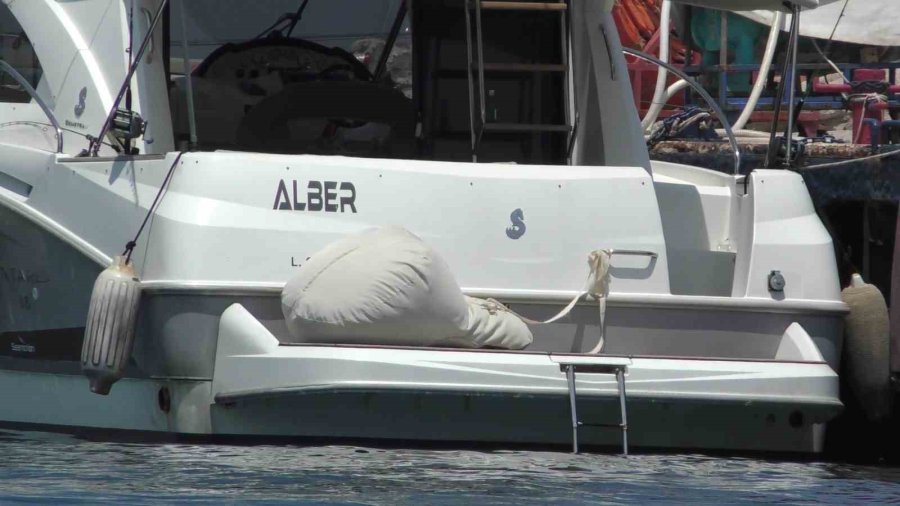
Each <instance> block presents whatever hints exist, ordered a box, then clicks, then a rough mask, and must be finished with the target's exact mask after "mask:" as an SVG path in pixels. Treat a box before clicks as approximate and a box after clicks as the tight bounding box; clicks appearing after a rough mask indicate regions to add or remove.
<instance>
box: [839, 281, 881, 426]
mask: <svg viewBox="0 0 900 506" xmlns="http://www.w3.org/2000/svg"><path fill="white" fill-rule="evenodd" d="M841 295H842V298H843V299H844V302H845V303H846V304H847V305H848V306H850V314H849V315H847V317H846V336H845V339H844V353H843V355H844V360H845V364H846V367H845V368H844V370H845V371H846V374H847V375H848V376H849V377H847V378H845V380H846V382H847V383H848V384H849V386H850V391H851V392H853V395H854V396H855V397H856V399H857V400H858V401H859V404H860V406H861V408H862V410H863V412H864V414H865V415H866V418H867V419H869V420H870V421H873V422H874V421H879V420H883V419H884V418H886V417H888V416H890V414H891V407H892V400H893V392H892V391H891V379H890V376H891V374H890V320H889V318H888V310H887V304H885V302H884V296H883V295H882V294H881V291H879V290H878V288H877V287H876V286H874V285H870V284H867V283H865V282H863V280H862V277H860V276H859V275H858V274H854V275H853V282H852V283H851V285H850V286H849V287H847V288H845V289H844V291H843V292H842V293H841Z"/></svg>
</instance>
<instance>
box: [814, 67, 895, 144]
mask: <svg viewBox="0 0 900 506" xmlns="http://www.w3.org/2000/svg"><path fill="white" fill-rule="evenodd" d="M886 75H887V71H885V70H882V69H857V70H856V71H854V72H853V82H851V83H841V84H831V83H823V82H819V81H816V82H815V83H813V91H815V92H816V93H822V94H832V95H836V94H839V93H848V94H850V98H849V103H850V111H851V113H852V114H853V139H852V142H853V143H854V144H866V143H869V142H872V141H874V143H876V144H878V143H881V141H882V139H881V124H882V123H883V122H884V120H885V117H884V116H885V111H887V110H888V109H890V106H889V104H888V103H887V101H886V100H885V94H894V93H900V85H896V84H895V85H890V84H889V83H888V81H887V79H886ZM873 128H875V129H876V130H874V131H873V130H872V129H873Z"/></svg>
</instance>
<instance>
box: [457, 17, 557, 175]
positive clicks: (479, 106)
mask: <svg viewBox="0 0 900 506" xmlns="http://www.w3.org/2000/svg"><path fill="white" fill-rule="evenodd" d="M464 1H465V10H466V49H467V56H468V59H467V63H468V66H467V69H466V74H467V76H468V81H469V127H470V130H471V140H472V161H473V162H477V161H478V148H479V146H480V145H481V138H482V136H483V135H484V133H485V132H504V133H516V132H521V133H544V132H560V133H566V134H568V138H567V145H568V146H569V148H568V151H569V153H571V145H572V140H573V139H574V135H575V127H573V126H572V120H571V118H570V116H571V115H572V112H571V111H570V107H569V99H568V97H569V93H570V90H569V87H570V82H569V81H570V80H569V61H570V55H571V45H570V38H569V24H570V23H569V17H568V16H569V4H568V0H556V1H552V2H536V1H510V0H506V1H487V0H485V1H482V0H464ZM487 10H494V11H525V12H533V13H542V14H544V13H549V14H558V15H560V26H561V28H562V30H561V33H562V40H561V41H560V43H561V44H562V56H563V62H562V63H499V62H489V63H485V61H484V30H483V28H482V20H481V14H482V12H483V11H487ZM473 11H474V13H475V29H474V33H473V29H472V12H473ZM473 39H474V40H473ZM473 46H474V48H473ZM485 72H507V73H509V72H517V73H531V74H535V73H545V72H558V73H561V74H562V75H563V76H564V79H563V83H564V84H563V89H564V92H565V102H564V104H565V107H564V109H565V116H566V120H565V124H541V123H502V122H496V121H490V120H489V118H488V114H487V97H486V93H485V77H484V75H485ZM476 76H477V77H476ZM476 82H477V86H476ZM476 87H477V101H476V90H475V89H476Z"/></svg>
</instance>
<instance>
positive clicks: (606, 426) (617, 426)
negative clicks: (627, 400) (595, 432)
mask: <svg viewBox="0 0 900 506" xmlns="http://www.w3.org/2000/svg"><path fill="white" fill-rule="evenodd" d="M578 426H579V427H600V428H603V429H621V428H622V427H624V425H622V424H621V423H584V422H578Z"/></svg>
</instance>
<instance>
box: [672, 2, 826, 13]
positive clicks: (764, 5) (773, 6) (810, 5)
mask: <svg viewBox="0 0 900 506" xmlns="http://www.w3.org/2000/svg"><path fill="white" fill-rule="evenodd" d="M674 1H676V2H678V3H683V4H690V5H696V6H698V7H709V8H711V9H720V10H725V11H752V10H757V9H768V10H779V9H781V10H784V0H674ZM789 1H790V2H791V3H793V4H795V5H799V6H800V7H802V8H804V9H815V8H816V7H818V6H820V5H825V4H827V3H830V2H834V1H837V0H789Z"/></svg>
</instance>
